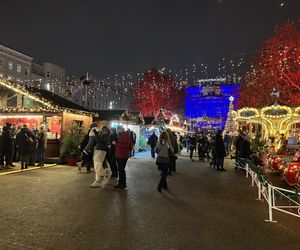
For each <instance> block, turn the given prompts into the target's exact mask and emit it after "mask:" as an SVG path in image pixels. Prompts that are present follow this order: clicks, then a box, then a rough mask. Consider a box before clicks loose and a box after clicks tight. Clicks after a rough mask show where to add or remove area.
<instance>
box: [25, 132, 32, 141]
mask: <svg viewBox="0 0 300 250" xmlns="http://www.w3.org/2000/svg"><path fill="white" fill-rule="evenodd" d="M24 135H25V141H26V142H27V143H33V139H32V138H31V137H30V136H28V135H27V134H26V133H25V134H24Z"/></svg>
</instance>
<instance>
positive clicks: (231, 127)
mask: <svg viewBox="0 0 300 250" xmlns="http://www.w3.org/2000/svg"><path fill="white" fill-rule="evenodd" d="M233 100H234V98H233V97H232V96H231V97H230V98H229V101H230V102H229V110H228V113H227V120H226V123H225V128H224V133H225V134H226V133H227V132H228V133H229V135H231V136H236V135H237V134H238V129H237V127H236V123H235V120H234V113H233V103H232V102H233Z"/></svg>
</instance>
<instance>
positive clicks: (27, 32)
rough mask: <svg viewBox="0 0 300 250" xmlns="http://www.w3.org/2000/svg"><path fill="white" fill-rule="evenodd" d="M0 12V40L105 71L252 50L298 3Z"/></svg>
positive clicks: (73, 4)
mask: <svg viewBox="0 0 300 250" xmlns="http://www.w3.org/2000/svg"><path fill="white" fill-rule="evenodd" d="M281 3H284V5H283V6H281ZM0 11H1V14H0V27H1V29H0V30H1V32H0V43H4V44H5V45H7V46H9V47H12V48H15V49H17V50H20V51H22V52H24V53H27V54H29V55H31V56H33V57H34V58H37V59H40V60H44V61H49V62H53V63H55V64H58V65H61V66H63V67H65V68H66V69H67V70H69V71H71V72H72V73H77V74H82V73H84V72H86V71H89V72H92V73H94V74H96V75H97V76H99V77H105V76H107V75H110V74H115V73H118V74H125V73H127V72H133V73H134V72H143V71H145V70H146V69H148V68H150V67H152V66H157V67H161V66H167V67H168V66H169V67H178V66H179V67H180V66H181V65H182V66H184V65H191V64H193V63H196V64H198V63H208V62H210V61H214V60H217V59H220V58H222V57H230V56H234V55H237V54H240V53H249V52H250V53H252V52H254V51H255V50H257V49H258V48H259V46H260V44H261V42H262V41H263V40H264V39H266V38H267V37H269V36H271V35H272V33H273V29H274V26H275V25H278V24H280V25H281V24H283V23H284V22H285V21H286V20H288V19H292V20H296V19H299V18H300V1H299V0H286V1H278V0H194V1H189V0H182V1H179V0H136V1H131V0H119V1H116V0H115V1H114V0H82V1H81V0H80V1H79V0H69V1H68V0H60V1H56V0H51V1H50V0H26V1H24V0H1V2H0Z"/></svg>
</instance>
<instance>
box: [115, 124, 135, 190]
mask: <svg viewBox="0 0 300 250" xmlns="http://www.w3.org/2000/svg"><path fill="white" fill-rule="evenodd" d="M117 131H118V134H119V139H118V141H112V144H113V145H115V147H116V153H115V156H116V161H117V167H118V173H119V183H118V185H116V186H115V187H114V188H115V189H124V188H126V187H127V184H126V172H125V167H126V163H127V161H128V158H129V157H130V152H131V150H132V144H131V139H130V132H128V131H125V129H124V127H122V126H118V127H117Z"/></svg>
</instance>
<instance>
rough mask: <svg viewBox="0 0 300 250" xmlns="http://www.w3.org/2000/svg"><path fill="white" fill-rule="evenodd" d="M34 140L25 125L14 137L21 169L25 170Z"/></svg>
mask: <svg viewBox="0 0 300 250" xmlns="http://www.w3.org/2000/svg"><path fill="white" fill-rule="evenodd" d="M35 140H36V138H35V136H34V135H33V133H32V132H31V131H30V130H29V128H28V126H27V125H26V124H25V125H24V126H23V128H22V129H21V130H20V132H19V133H18V134H17V136H16V144H17V148H18V151H19V154H20V161H21V169H27V167H28V164H29V158H30V153H31V144H32V143H33V142H34V141H35Z"/></svg>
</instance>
